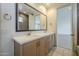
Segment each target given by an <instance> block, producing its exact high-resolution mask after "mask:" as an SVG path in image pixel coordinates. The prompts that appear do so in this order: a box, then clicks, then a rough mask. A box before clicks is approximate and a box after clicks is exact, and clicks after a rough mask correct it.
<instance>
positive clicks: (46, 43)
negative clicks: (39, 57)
mask: <svg viewBox="0 0 79 59" xmlns="http://www.w3.org/2000/svg"><path fill="white" fill-rule="evenodd" d="M49 40H50V36H47V37H45V55H48V53H49V45H50V42H49Z"/></svg>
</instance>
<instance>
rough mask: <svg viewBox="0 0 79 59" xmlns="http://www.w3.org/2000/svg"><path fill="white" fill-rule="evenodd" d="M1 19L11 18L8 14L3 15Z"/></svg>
mask: <svg viewBox="0 0 79 59" xmlns="http://www.w3.org/2000/svg"><path fill="white" fill-rule="evenodd" d="M3 18H4V19H6V20H11V16H10V15H9V14H8V13H6V14H4V15H3Z"/></svg>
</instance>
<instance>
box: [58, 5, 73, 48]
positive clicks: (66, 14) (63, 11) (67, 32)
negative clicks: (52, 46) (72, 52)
mask: <svg viewBox="0 0 79 59" xmlns="http://www.w3.org/2000/svg"><path fill="white" fill-rule="evenodd" d="M71 35H72V6H71V5H68V6H63V7H61V8H58V10H57V46H58V47H62V48H67V49H72V36H71Z"/></svg>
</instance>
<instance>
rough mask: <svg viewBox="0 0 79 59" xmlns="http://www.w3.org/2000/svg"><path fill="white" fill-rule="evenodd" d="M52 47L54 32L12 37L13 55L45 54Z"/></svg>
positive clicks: (53, 44)
mask: <svg viewBox="0 0 79 59" xmlns="http://www.w3.org/2000/svg"><path fill="white" fill-rule="evenodd" d="M54 47H55V40H54V33H41V34H34V35H33V34H32V35H24V36H19V37H14V55H15V56H46V55H48V53H49V52H50V51H51V50H52V49H54ZM53 51H54V50H53Z"/></svg>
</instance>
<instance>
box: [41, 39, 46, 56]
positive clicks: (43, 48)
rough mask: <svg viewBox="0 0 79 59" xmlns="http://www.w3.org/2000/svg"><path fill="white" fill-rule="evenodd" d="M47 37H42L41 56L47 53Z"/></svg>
mask: <svg viewBox="0 0 79 59" xmlns="http://www.w3.org/2000/svg"><path fill="white" fill-rule="evenodd" d="M45 39H46V38H42V39H40V56H45V55H46V46H45V44H46V41H45Z"/></svg>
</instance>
